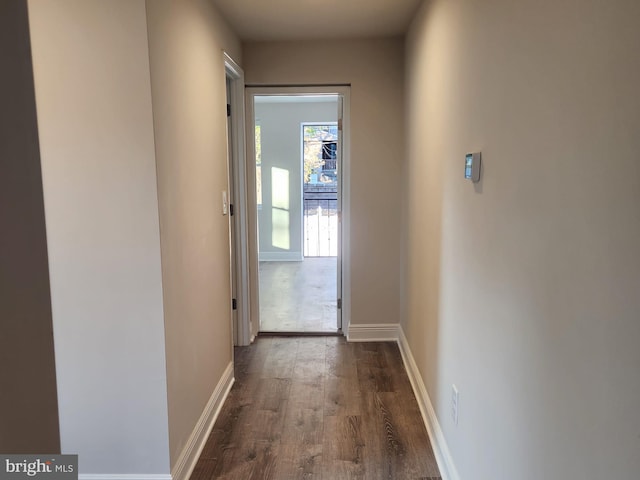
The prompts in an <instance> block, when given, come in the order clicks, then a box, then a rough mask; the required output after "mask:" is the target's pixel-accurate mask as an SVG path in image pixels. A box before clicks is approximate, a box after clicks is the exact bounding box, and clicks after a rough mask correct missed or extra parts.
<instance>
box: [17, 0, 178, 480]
mask: <svg viewBox="0 0 640 480" xmlns="http://www.w3.org/2000/svg"><path fill="white" fill-rule="evenodd" d="M29 23H30V29H31V42H32V51H33V69H34V78H35V90H36V106H37V115H38V128H39V132H40V151H41V159H42V162H41V163H42V177H43V190H44V205H45V214H46V227H47V243H48V250H49V272H50V280H51V304H52V312H53V330H54V340H55V360H56V374H57V381H58V404H59V416H60V439H61V446H62V452H63V453H77V454H79V456H80V473H81V474H122V475H125V476H126V475H134V474H168V473H169V441H168V437H169V435H168V431H167V423H168V419H167V398H166V391H167V390H166V383H165V380H166V371H165V349H164V316H163V308H162V276H161V264H160V235H159V225H158V200H157V198H158V194H157V188H156V164H155V156H154V155H155V154H154V139H153V119H152V111H151V110H152V109H151V88H150V85H149V51H148V47H147V23H146V13H145V4H144V1H143V0H112V1H109V2H102V1H99V0H92V1H87V0H57V1H55V2H51V1H49V0H30V1H29Z"/></svg>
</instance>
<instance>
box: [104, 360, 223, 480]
mask: <svg viewBox="0 0 640 480" xmlns="http://www.w3.org/2000/svg"><path fill="white" fill-rule="evenodd" d="M233 381H234V380H233V362H230V363H229V365H228V366H227V368H226V370H225V371H224V373H223V374H222V378H221V379H220V381H219V382H218V385H216V388H215V390H214V391H213V393H212V394H211V398H209V402H207V406H206V407H205V409H204V411H203V412H202V415H201V416H200V419H199V420H198V422H197V423H196V426H195V428H194V429H193V432H191V435H190V436H189V440H187V443H186V445H185V446H184V448H183V449H182V453H181V454H180V456H179V457H178V461H177V462H176V464H175V466H174V468H173V469H172V471H171V477H170V478H171V479H172V480H189V477H190V476H191V472H193V469H194V468H195V466H196V462H197V461H198V458H199V457H200V454H201V453H202V449H203V448H204V445H205V443H206V441H207V438H209V434H210V433H211V430H212V429H213V424H214V423H215V422H216V419H217V418H218V415H219V414H220V410H221V409H222V404H223V403H224V401H225V400H226V399H227V396H228V395H229V391H230V390H231V387H232V386H233ZM96 480H98V479H96ZM105 480H106V479H105ZM123 480H124V479H123ZM134 480H137V479H134ZM140 480H144V479H140ZM149 480H151V479H149ZM162 480H164V479H162Z"/></svg>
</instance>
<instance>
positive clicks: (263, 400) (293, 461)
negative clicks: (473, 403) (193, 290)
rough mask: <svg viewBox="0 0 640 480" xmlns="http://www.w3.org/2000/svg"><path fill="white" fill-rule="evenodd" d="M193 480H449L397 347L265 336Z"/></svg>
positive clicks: (240, 370)
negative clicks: (444, 478) (441, 471)
mask: <svg viewBox="0 0 640 480" xmlns="http://www.w3.org/2000/svg"><path fill="white" fill-rule="evenodd" d="M235 378H236V382H235V384H234V386H233V388H232V389H231V392H230V394H229V397H228V399H227V401H226V402H225V404H224V406H223V408H222V411H221V412H220V415H219V417H218V419H217V421H216V423H215V425H214V428H213V430H212V432H211V435H210V437H209V439H208V440H207V443H206V445H205V447H204V450H203V451H202V454H201V456H200V459H199V460H198V463H197V465H196V467H195V469H194V471H193V474H192V475H191V480H209V479H229V480H230V479H238V480H247V479H256V480H258V479H260V480H267V479H272V480H288V479H325V480H341V479H362V480H377V479H380V480H382V479H394V480H395V479H398V480H404V479H407V480H409V479H411V480H413V479H420V480H440V474H439V472H438V466H437V464H436V461H435V457H434V455H433V450H432V448H431V445H430V443H429V439H428V437H427V432H426V429H425V427H424V424H423V422H422V418H421V417H420V411H419V409H418V404H417V402H416V399H415V397H414V395H413V391H412V390H411V384H410V383H409V378H408V377H407V374H406V372H405V370H404V365H403V363H402V358H401V356H400V352H399V350H398V347H397V345H395V344H394V343H386V342H376V343H347V342H346V341H345V339H344V337H289V338H286V337H285V338H282V337H260V338H258V339H257V340H256V341H255V342H254V344H253V345H251V346H250V347H238V348H236V350H235Z"/></svg>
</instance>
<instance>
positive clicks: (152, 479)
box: [78, 473, 171, 480]
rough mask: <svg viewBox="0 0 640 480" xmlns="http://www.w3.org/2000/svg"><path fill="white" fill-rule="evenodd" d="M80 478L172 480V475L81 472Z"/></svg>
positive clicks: (89, 479) (91, 479)
mask: <svg viewBox="0 0 640 480" xmlns="http://www.w3.org/2000/svg"><path fill="white" fill-rule="evenodd" d="M78 480H171V475H169V474H168V473H158V474H154V473H149V474H138V473H132V474H126V473H117V474H113V473H81V474H80V475H78Z"/></svg>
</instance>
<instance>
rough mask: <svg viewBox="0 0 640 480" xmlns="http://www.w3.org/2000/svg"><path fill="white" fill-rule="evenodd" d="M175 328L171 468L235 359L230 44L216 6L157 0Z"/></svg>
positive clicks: (170, 322)
mask: <svg viewBox="0 0 640 480" xmlns="http://www.w3.org/2000/svg"><path fill="white" fill-rule="evenodd" d="M147 18H148V24H149V51H150V59H151V87H152V93H153V113H154V128H155V134H156V137H155V138H156V159H157V169H158V195H159V210H160V228H161V243H162V277H163V286H164V310H165V330H166V355H167V383H168V399H169V435H170V451H171V465H172V467H175V464H176V460H177V459H178V456H179V455H180V453H181V451H182V449H183V447H184V446H185V444H186V441H187V440H188V438H189V435H190V434H191V432H192V431H193V429H194V427H195V425H196V422H197V421H198V419H199V418H200V415H201V414H202V412H203V410H204V408H205V406H206V404H207V401H208V400H209V398H210V397H211V394H212V393H213V391H214V388H215V387H216V385H217V384H218V382H219V380H220V379H221V377H222V374H223V372H224V370H225V369H226V368H227V367H228V366H229V364H230V363H231V361H232V350H231V348H232V343H231V342H232V338H231V308H230V307H231V293H230V286H229V285H230V282H229V223H228V221H229V217H227V216H223V215H222V191H223V190H228V183H227V146H226V145H227V140H226V108H225V105H226V94H225V73H224V63H223V54H222V51H223V49H225V50H227V51H228V52H229V53H230V54H231V55H232V56H234V59H235V60H236V61H238V62H239V61H240V59H239V54H240V45H239V43H238V40H237V39H236V38H235V37H234V36H233V35H232V34H231V33H230V31H229V30H228V28H227V27H226V25H225V24H224V23H223V22H222V20H221V19H220V17H219V16H218V14H217V13H216V11H215V10H214V9H213V7H212V6H211V3H210V2H208V1H205V0H202V1H200V0H198V1H195V0H194V1H182V2H176V1H169V0H153V1H149V2H147Z"/></svg>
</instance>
